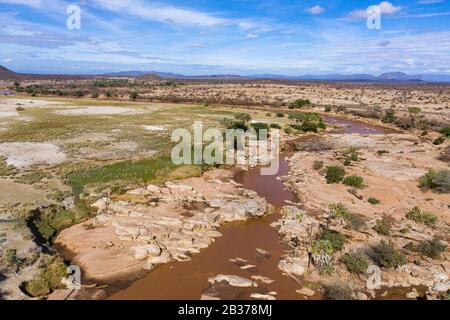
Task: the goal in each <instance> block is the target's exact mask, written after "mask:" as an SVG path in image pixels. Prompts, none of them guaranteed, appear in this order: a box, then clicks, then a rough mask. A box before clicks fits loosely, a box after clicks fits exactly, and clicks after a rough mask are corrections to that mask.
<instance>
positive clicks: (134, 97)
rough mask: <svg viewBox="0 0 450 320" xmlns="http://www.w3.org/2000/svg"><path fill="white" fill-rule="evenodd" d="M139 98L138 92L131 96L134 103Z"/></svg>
mask: <svg viewBox="0 0 450 320" xmlns="http://www.w3.org/2000/svg"><path fill="white" fill-rule="evenodd" d="M137 98H139V94H138V93H137V92H132V93H131V94H130V99H131V100H133V101H136V99H137Z"/></svg>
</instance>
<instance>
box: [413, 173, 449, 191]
mask: <svg viewBox="0 0 450 320" xmlns="http://www.w3.org/2000/svg"><path fill="white" fill-rule="evenodd" d="M419 187H420V188H422V189H424V190H428V189H431V190H433V191H436V192H440V193H450V170H447V169H443V170H438V171H435V170H429V171H428V172H427V173H426V174H425V175H424V176H422V177H421V178H420V179H419Z"/></svg>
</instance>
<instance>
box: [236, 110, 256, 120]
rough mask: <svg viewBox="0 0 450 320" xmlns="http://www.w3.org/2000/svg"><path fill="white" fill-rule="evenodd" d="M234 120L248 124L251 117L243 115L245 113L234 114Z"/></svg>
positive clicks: (246, 114)
mask: <svg viewBox="0 0 450 320" xmlns="http://www.w3.org/2000/svg"><path fill="white" fill-rule="evenodd" d="M234 118H235V119H236V120H241V121H245V122H249V121H251V120H252V117H251V116H250V115H249V114H248V113H245V112H238V113H235V114H234Z"/></svg>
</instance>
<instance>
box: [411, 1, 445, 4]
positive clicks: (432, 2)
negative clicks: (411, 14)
mask: <svg viewBox="0 0 450 320" xmlns="http://www.w3.org/2000/svg"><path fill="white" fill-rule="evenodd" d="M442 2H444V0H419V1H416V3H417V4H425V5H427V4H435V3H442Z"/></svg>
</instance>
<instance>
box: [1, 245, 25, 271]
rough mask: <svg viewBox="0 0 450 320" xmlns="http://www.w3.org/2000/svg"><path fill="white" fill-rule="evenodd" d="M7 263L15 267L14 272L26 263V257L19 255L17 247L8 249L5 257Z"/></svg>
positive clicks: (12, 267)
mask: <svg viewBox="0 0 450 320" xmlns="http://www.w3.org/2000/svg"><path fill="white" fill-rule="evenodd" d="M3 260H4V261H5V263H6V265H7V266H8V267H10V268H11V269H13V271H14V272H17V271H19V269H20V268H21V267H22V266H23V265H24V264H25V261H26V259H24V258H21V257H19V256H18V255H17V250H16V249H7V250H6V251H5V255H4V257H3Z"/></svg>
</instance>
